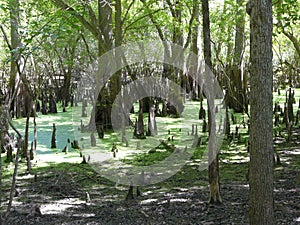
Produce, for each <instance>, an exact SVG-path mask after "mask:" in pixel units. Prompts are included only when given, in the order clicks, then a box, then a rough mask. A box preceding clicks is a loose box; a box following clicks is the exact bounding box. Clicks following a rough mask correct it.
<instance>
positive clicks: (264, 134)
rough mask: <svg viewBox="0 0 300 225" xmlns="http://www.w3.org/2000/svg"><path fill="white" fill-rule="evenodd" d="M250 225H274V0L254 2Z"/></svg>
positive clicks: (251, 27)
mask: <svg viewBox="0 0 300 225" xmlns="http://www.w3.org/2000/svg"><path fill="white" fill-rule="evenodd" d="M247 9H248V10H247V12H249V14H250V63H251V67H250V73H251V76H250V86H251V91H250V107H251V110H250V113H251V114H250V126H251V129H250V166H249V172H250V173H249V186H250V193H249V218H250V224H253V225H259V224H262V225H267V224H270V225H271V224H275V221H274V199H273V191H274V184H273V182H274V177H273V176H274V175H273V173H274V172H273V137H272V134H273V127H272V126H273V121H272V119H273V118H272V105H273V99H272V98H273V95H272V94H273V93H272V86H273V74H272V30H273V27H272V26H273V21H272V1H271V0H266V1H260V0H251V2H250V3H248V6H247Z"/></svg>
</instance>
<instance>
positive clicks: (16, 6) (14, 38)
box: [8, 0, 21, 116]
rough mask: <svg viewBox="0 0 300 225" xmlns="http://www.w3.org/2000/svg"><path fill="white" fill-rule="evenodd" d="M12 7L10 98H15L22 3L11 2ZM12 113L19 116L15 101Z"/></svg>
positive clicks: (14, 0) (11, 109) (12, 105)
mask: <svg viewBox="0 0 300 225" xmlns="http://www.w3.org/2000/svg"><path fill="white" fill-rule="evenodd" d="M9 7H10V28H11V29H10V32H11V33H10V35H11V43H10V44H11V50H14V51H11V62H10V77H9V83H8V89H9V90H8V91H9V96H10V98H12V97H13V94H14V91H15V89H16V88H17V86H18V80H19V74H18V63H19V59H20V53H19V51H18V48H19V47H20V45H21V41H20V37H19V31H18V30H19V27H20V15H19V12H20V3H19V0H12V1H9ZM9 107H10V111H12V112H13V116H18V115H15V114H16V111H17V110H16V107H17V104H16V102H15V101H12V102H11V105H10V106H9Z"/></svg>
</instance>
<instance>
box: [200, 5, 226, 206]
mask: <svg viewBox="0 0 300 225" xmlns="http://www.w3.org/2000/svg"><path fill="white" fill-rule="evenodd" d="M202 16H203V41H204V60H205V64H206V66H207V67H208V68H209V70H211V69H212V61H211V45H210V21H209V4H208V0H203V1H202ZM206 73H210V71H206ZM212 76H213V74H212ZM214 82H215V81H214V79H212V80H210V78H209V79H208V84H206V85H208V87H207V88H208V89H210V91H209V95H210V96H207V97H208V99H207V104H208V123H209V142H208V157H209V159H208V161H209V166H208V179H209V188H210V196H209V201H208V202H209V203H211V204H219V203H221V201H222V200H221V195H220V181H219V157H218V152H217V151H216V118H215V110H214V109H215V105H214V91H213V87H214ZM210 87H212V88H210Z"/></svg>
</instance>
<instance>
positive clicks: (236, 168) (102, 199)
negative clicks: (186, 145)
mask: <svg viewBox="0 0 300 225" xmlns="http://www.w3.org/2000/svg"><path fill="white" fill-rule="evenodd" d="M299 143H300V131H299V130H296V131H294V133H293V138H292V140H291V142H290V143H287V142H285V141H284V140H283V139H280V138H277V139H276V141H275V147H276V150H277V152H278V153H279V155H280V159H281V165H276V167H275V191H274V195H275V217H276V224H284V225H286V224H289V225H292V224H299V223H300V204H299V203H300V144H299ZM222 154H223V153H222V152H221V156H222ZM224 154H226V153H224ZM223 158H224V157H223ZM24 164H25V163H24ZM246 173H247V163H228V162H225V161H224V160H222V157H221V164H220V176H221V195H222V200H223V203H222V204H221V205H208V204H207V200H208V196H209V188H208V185H207V184H208V180H207V171H199V170H198V165H197V163H196V162H195V161H191V162H190V163H189V164H187V165H186V166H184V167H183V168H182V169H181V171H180V172H178V173H177V174H176V175H174V176H173V177H171V178H169V179H167V180H165V181H163V182H161V183H158V184H155V185H150V186H145V187H142V188H141V191H142V196H140V197H136V198H135V199H133V200H130V201H126V200H125V196H126V194H127V190H128V187H127V186H122V185H116V184H115V183H113V182H111V181H109V180H107V179H105V178H102V177H101V176H100V174H98V173H96V172H94V170H93V169H91V168H90V166H89V165H87V164H79V163H61V164H57V165H52V166H45V167H44V168H42V169H41V168H39V169H38V170H35V169H33V174H36V177H34V175H27V174H26V173H25V172H24V171H23V172H22V171H21V172H20V175H19V179H18V182H17V194H16V197H15V198H14V201H13V208H12V212H11V215H10V217H9V220H8V221H7V224H24V225H25V224H35V225H36V224H42V225H45V224H57V225H58V224H65V225H67V224H69V225H73V224H91V225H92V224H93V225H94V224H95V225H96V224H103V225H104V224H105V225H108V224H112V225H116V224H207V225H208V224H239V225H240V224H249V221H248V192H249V185H248V183H247V181H246V178H245V176H246ZM7 192H9V186H7ZM87 193H88V194H89V196H90V202H87ZM36 209H39V210H40V212H41V214H39V213H38V212H37V211H38V210H36Z"/></svg>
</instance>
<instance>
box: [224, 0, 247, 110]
mask: <svg viewBox="0 0 300 225" xmlns="http://www.w3.org/2000/svg"><path fill="white" fill-rule="evenodd" d="M243 4H244V0H237V5H238V6H239V8H240V10H239V11H238V16H237V19H236V25H235V44H234V56H233V65H232V66H231V69H230V71H229V73H230V74H229V75H230V78H231V79H230V85H231V86H230V90H231V91H229V92H228V94H229V98H228V100H229V101H228V105H229V107H230V108H232V109H233V110H234V111H235V112H238V113H242V112H243V111H247V102H246V96H244V91H243V90H244V88H247V87H244V85H243V80H242V79H243V78H244V77H243V74H242V58H243V51H244V31H245V11H244V10H243V7H242V6H243Z"/></svg>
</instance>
